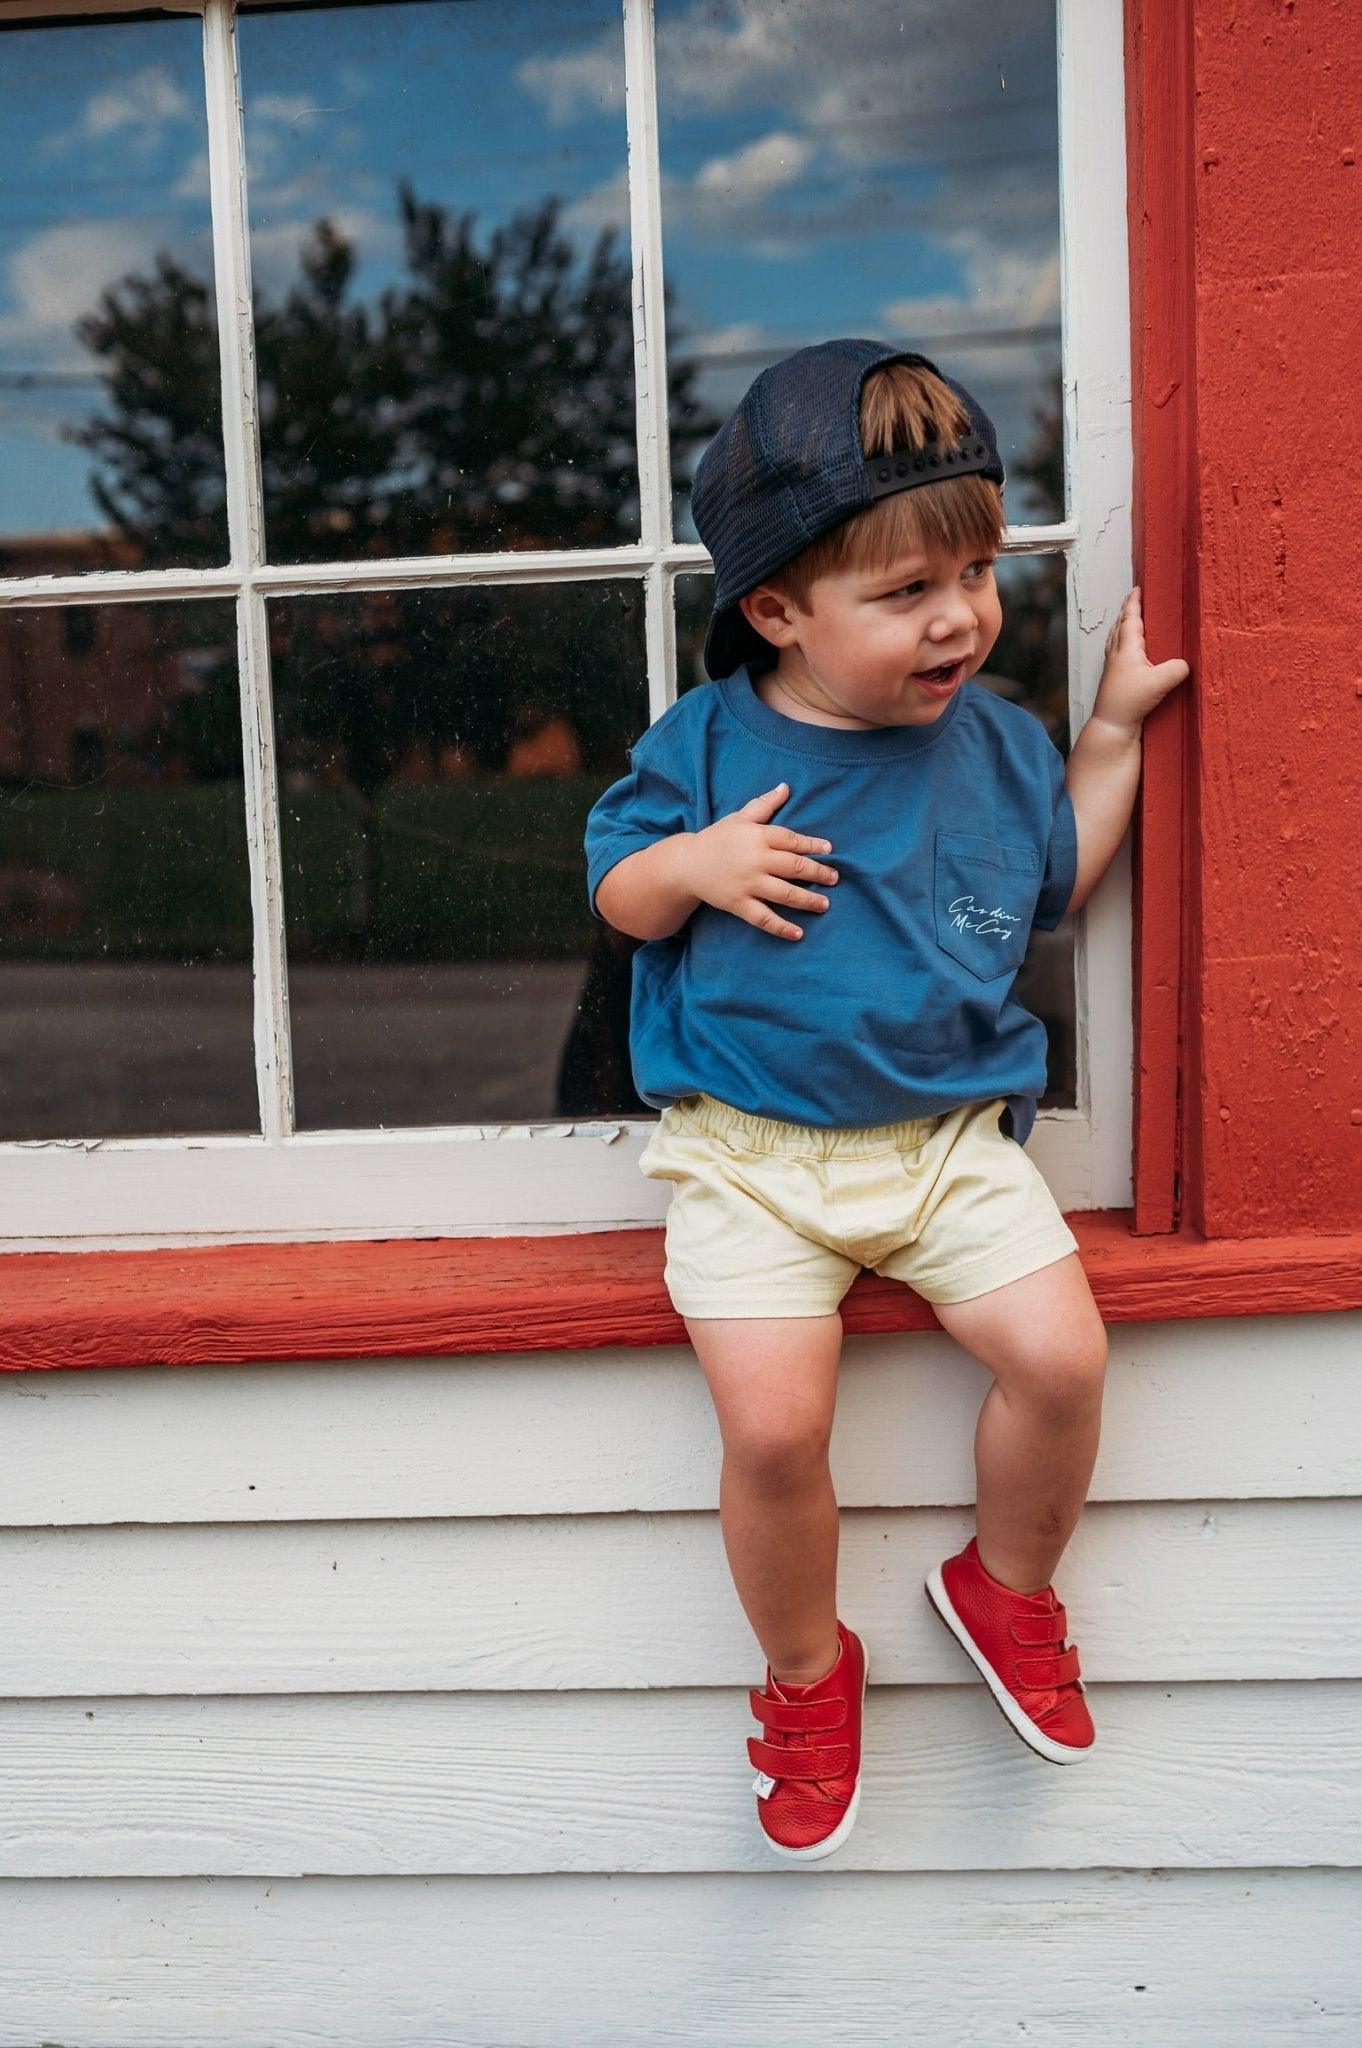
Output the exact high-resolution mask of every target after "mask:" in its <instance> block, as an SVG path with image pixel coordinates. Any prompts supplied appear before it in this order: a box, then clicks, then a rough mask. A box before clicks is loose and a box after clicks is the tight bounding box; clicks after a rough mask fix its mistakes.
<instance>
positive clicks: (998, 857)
mask: <svg viewBox="0 0 1362 2048" xmlns="http://www.w3.org/2000/svg"><path fill="white" fill-rule="evenodd" d="M1039 894H1040V863H1039V861H1038V859H1037V857H1036V852H1035V849H1034V847H1030V846H1004V845H1003V844H1002V842H1001V841H1000V840H997V839H982V838H979V837H977V836H976V835H975V834H974V833H972V832H938V833H937V835H936V850H935V870H934V874H933V891H932V902H933V906H934V910H935V916H936V943H937V944H938V946H940V947H941V949H942V951H943V952H946V953H949V954H950V956H951V958H952V959H953V960H958V961H959V962H960V964H961V966H962V967H968V968H969V970H970V972H971V974H976V975H977V976H978V977H979V979H980V981H992V980H994V979H995V977H996V976H998V975H1000V974H1013V973H1015V972H1016V970H1017V968H1019V967H1020V966H1021V964H1022V961H1023V960H1024V958H1025V957H1026V947H1027V942H1028V940H1029V939H1030V936H1031V919H1032V917H1033V915H1034V914H1035V908H1036V898H1037V896H1039Z"/></svg>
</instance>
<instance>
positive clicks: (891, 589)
mask: <svg viewBox="0 0 1362 2048" xmlns="http://www.w3.org/2000/svg"><path fill="white" fill-rule="evenodd" d="M994 559H995V557H994V556H993V555H992V554H984V555H976V554H970V553H962V554H959V555H956V556H947V555H944V554H940V553H935V554H925V553H923V554H917V555H909V556H905V557H904V559H903V560H902V561H900V562H897V563H895V564H894V565H893V567H892V568H891V569H890V570H888V571H887V572H885V573H884V574H881V575H868V574H867V573H866V572H865V571H863V570H855V569H846V570H840V571H838V573H837V574H836V575H832V576H820V577H819V579H818V581H817V582H816V583H815V584H814V586H813V589H812V591H811V592H810V595H809V604H810V609H809V610H808V611H807V612H805V611H802V610H801V609H800V607H799V606H798V605H796V604H794V603H793V602H792V601H791V600H790V599H789V598H787V597H783V596H781V594H780V593H779V592H778V591H774V590H770V589H768V588H766V587H765V586H764V585H763V586H762V587H761V588H760V589H758V590H755V591H750V592H749V593H748V595H747V596H746V597H744V598H743V599H742V600H741V602H742V608H743V611H744V612H745V613H746V615H747V617H748V618H749V620H750V621H751V623H752V624H753V625H754V626H756V627H757V629H758V631H760V632H761V633H762V634H763V635H764V636H765V638H766V639H768V640H770V641H771V642H772V643H773V644H774V645H775V646H776V647H777V648H778V649H779V661H778V663H777V666H776V668H775V670H774V671H768V672H767V673H766V674H765V675H764V676H761V677H758V678H756V681H757V683H758V684H761V683H766V684H768V685H769V683H770V682H771V680H772V676H774V678H775V680H776V682H777V684H778V685H781V684H783V685H784V686H785V688H784V690H783V691H782V690H778V691H777V693H776V694H775V695H774V696H773V698H772V699H771V700H770V701H772V702H773V703H774V704H775V705H776V707H777V708H778V709H780V710H783V711H786V712H787V713H788V712H789V710H790V697H791V695H793V697H794V698H795V699H796V700H797V701H798V702H800V703H802V704H804V705H805V706H807V707H808V708H809V709H810V710H812V711H822V712H824V713H826V714H827V718H826V720H824V721H823V722H827V723H837V724H850V725H852V726H857V725H865V726H876V725H932V724H934V723H935V721H936V720H937V719H938V718H939V717H940V716H941V714H942V712H943V711H944V710H945V708H946V706H947V704H948V703H949V702H950V700H951V698H952V697H953V696H954V695H955V694H956V692H957V691H958V690H959V688H960V685H961V683H962V682H963V681H964V680H965V678H966V677H967V676H972V675H973V674H974V673H975V671H976V670H978V669H980V668H982V667H983V665H984V662H985V661H986V660H987V659H988V656H989V654H990V652H991V651H992V648H993V644H994V642H995V641H996V640H997V638H998V635H999V633H1000V632H1001V630H1002V623H1003V613H1002V606H1001V604H1000V602H999V599H998V587H997V584H996V582H995V581H994V575H993V563H994ZM947 661H957V662H958V664H959V665H958V666H957V667H956V669H955V671H954V673H953V675H952V677H951V678H950V680H949V684H948V687H946V688H944V689H932V688H929V687H928V686H927V685H926V684H925V683H924V682H923V681H922V680H921V671H923V670H925V669H931V668H936V667H938V666H940V665H941V664H942V663H944V662H947ZM763 694H764V692H763ZM794 715H796V716H797V715H798V714H797V713H795V714H794Z"/></svg>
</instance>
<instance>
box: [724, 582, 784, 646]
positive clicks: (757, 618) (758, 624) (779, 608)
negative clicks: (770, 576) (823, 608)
mask: <svg viewBox="0 0 1362 2048" xmlns="http://www.w3.org/2000/svg"><path fill="white" fill-rule="evenodd" d="M738 606H739V609H740V610H741V612H742V615H743V617H744V618H745V619H746V621H747V623H748V625H749V626H751V627H753V628H754V629H755V631H757V632H758V633H760V634H761V637H762V639H763V640H769V641H770V643H771V645H772V647H791V646H793V645H794V643H795V641H796V640H797V639H798V637H799V636H798V631H797V628H796V626H795V617H794V609H793V607H792V605H791V603H790V600H789V599H788V598H787V597H782V596H781V594H780V592H779V591H778V590H771V589H770V588H769V587H768V586H767V585H766V584H764V583H759V584H758V585H757V587H756V589H755V590H749V591H747V592H746V593H745V594H744V595H743V596H742V597H740V598H739V599H738Z"/></svg>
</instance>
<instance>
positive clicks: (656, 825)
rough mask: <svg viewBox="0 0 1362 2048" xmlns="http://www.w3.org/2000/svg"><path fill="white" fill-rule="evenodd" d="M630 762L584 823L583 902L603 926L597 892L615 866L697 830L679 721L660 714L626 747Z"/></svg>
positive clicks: (690, 773) (691, 775) (691, 782)
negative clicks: (646, 848) (663, 841)
mask: <svg viewBox="0 0 1362 2048" xmlns="http://www.w3.org/2000/svg"><path fill="white" fill-rule="evenodd" d="M629 760H630V763H631V766H630V769H629V773H628V774H627V775H621V777H620V778H619V781H618V782H612V783H611V784H610V787H609V788H608V789H606V790H603V791H602V792H601V794H600V796H599V797H597V799H596V801H595V803H594V804H593V805H592V807H591V810H590V812H589V813H588V816H587V821H586V837H585V846H586V893H587V901H588V903H589V904H590V906H591V914H592V916H593V917H596V918H600V921H601V923H602V924H604V923H605V922H606V920H605V919H604V918H602V917H601V913H600V911H599V910H598V909H597V908H596V891H597V889H598V888H599V887H600V885H601V883H602V881H603V880H604V879H605V876H606V875H607V874H608V872H609V871H610V869H611V868H612V867H614V866H615V864H616V862H617V861H621V860H623V859H624V857H625V855H626V854H630V853H637V852H638V851H639V849H640V847H644V846H652V845H653V844H654V843H655V842H656V841H657V840H659V839H669V838H670V837H671V836H672V834H673V833H675V832H693V831H694V830H695V829H696V801H695V788H694V780H695V777H694V769H693V766H692V765H691V758H690V752H689V748H688V746H687V742H686V739H685V735H684V732H683V731H682V730H680V721H679V720H678V719H676V718H671V717H668V716H667V715H666V714H665V713H664V715H663V716H662V718H660V719H658V720H657V721H655V722H654V724H652V725H650V726H649V727H648V728H647V730H646V731H645V732H643V733H642V734H641V735H640V736H639V738H638V739H637V740H636V741H635V742H634V744H633V746H632V747H630V749H629Z"/></svg>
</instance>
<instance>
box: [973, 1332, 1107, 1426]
mask: <svg viewBox="0 0 1362 2048" xmlns="http://www.w3.org/2000/svg"><path fill="white" fill-rule="evenodd" d="M1108 1352H1109V1346H1108V1343H1107V1333H1106V1330H1105V1328H1104V1326H1103V1325H1102V1324H1101V1323H1100V1322H1097V1323H1096V1324H1095V1325H1094V1326H1092V1327H1085V1328H1084V1329H1083V1330H1082V1331H1075V1333H1074V1334H1073V1335H1072V1336H1071V1337H1065V1338H1062V1339H1060V1340H1059V1341H1058V1342H1054V1341H1051V1342H1050V1343H1048V1344H1046V1345H1044V1346H1039V1345H1037V1346H1027V1347H1025V1348H1024V1349H1023V1350H1021V1351H1020V1352H1019V1353H1018V1355H1017V1356H1015V1357H1014V1358H1013V1360H1012V1361H1011V1363H1010V1365H1009V1367H1008V1369H1007V1371H1006V1372H1000V1373H999V1375H998V1377H999V1378H1000V1379H1002V1380H1003V1381H1004V1383H1005V1387H1006V1388H1008V1389H1013V1390H1015V1391H1017V1392H1018V1393H1020V1394H1022V1395H1023V1396H1024V1397H1025V1398H1026V1399H1027V1400H1028V1401H1030V1402H1032V1403H1033V1404H1035V1405H1038V1406H1040V1407H1043V1408H1045V1409H1046V1410H1047V1411H1048V1412H1049V1413H1051V1414H1054V1415H1057V1416H1058V1415H1067V1414H1072V1412H1073V1411H1074V1410H1075V1409H1081V1408H1084V1407H1088V1406H1090V1405H1092V1404H1093V1403H1094V1402H1100V1400H1101V1398H1102V1391H1103V1388H1104V1386H1105V1383H1106V1372H1107V1360H1108Z"/></svg>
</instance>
